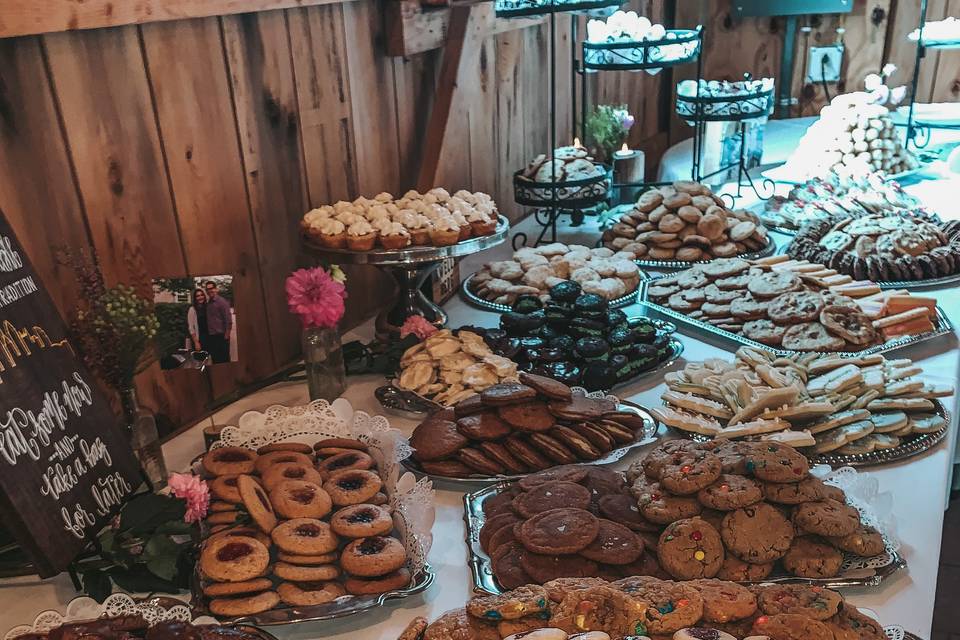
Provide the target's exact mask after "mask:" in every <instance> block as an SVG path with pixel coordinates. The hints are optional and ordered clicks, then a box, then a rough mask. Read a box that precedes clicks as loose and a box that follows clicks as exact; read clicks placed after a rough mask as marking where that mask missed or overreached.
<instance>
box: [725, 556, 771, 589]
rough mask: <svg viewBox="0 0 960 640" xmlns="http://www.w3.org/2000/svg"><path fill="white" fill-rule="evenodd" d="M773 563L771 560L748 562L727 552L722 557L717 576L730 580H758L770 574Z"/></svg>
mask: <svg viewBox="0 0 960 640" xmlns="http://www.w3.org/2000/svg"><path fill="white" fill-rule="evenodd" d="M773 564H774V563H772V562H764V563H763V564H750V563H749V562H744V561H743V560H741V559H740V558H738V557H737V556H735V555H733V554H732V553H728V554H727V555H726V557H724V559H723V564H722V565H720V571H718V572H717V578H718V579H720V580H730V581H731V582H759V581H761V580H763V579H764V578H766V577H767V576H769V575H770V572H771V571H773Z"/></svg>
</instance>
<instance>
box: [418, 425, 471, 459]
mask: <svg viewBox="0 0 960 640" xmlns="http://www.w3.org/2000/svg"><path fill="white" fill-rule="evenodd" d="M469 442H470V441H469V440H468V439H467V438H466V437H465V436H464V435H463V434H461V433H460V432H459V431H458V430H457V423H455V422H453V421H451V420H443V419H439V418H436V417H435V416H431V417H429V418H427V419H426V420H424V421H423V422H421V423H420V425H419V426H417V428H416V429H414V430H413V434H412V435H411V436H410V446H411V447H413V457H414V458H416V459H417V460H419V461H421V462H424V461H434V460H441V459H443V458H447V457H449V456H451V455H453V454H454V453H456V452H457V451H458V450H460V449H462V448H463V447H465V446H467V445H468V444H469Z"/></svg>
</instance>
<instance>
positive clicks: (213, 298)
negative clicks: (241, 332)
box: [203, 280, 233, 364]
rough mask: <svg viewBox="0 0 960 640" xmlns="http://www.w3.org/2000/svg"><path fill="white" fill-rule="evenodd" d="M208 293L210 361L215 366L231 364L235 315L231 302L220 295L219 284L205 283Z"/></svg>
mask: <svg viewBox="0 0 960 640" xmlns="http://www.w3.org/2000/svg"><path fill="white" fill-rule="evenodd" d="M203 289H204V291H206V293H207V332H208V334H209V338H208V341H207V344H208V346H209V352H210V359H211V360H213V363H214V364H221V363H224V362H230V331H231V329H232V328H233V314H232V313H231V311H230V302H229V301H228V300H227V299H226V298H224V297H223V296H221V295H220V291H219V289H218V288H217V284H216V283H215V282H212V281H210V280H207V281H206V282H205V283H203Z"/></svg>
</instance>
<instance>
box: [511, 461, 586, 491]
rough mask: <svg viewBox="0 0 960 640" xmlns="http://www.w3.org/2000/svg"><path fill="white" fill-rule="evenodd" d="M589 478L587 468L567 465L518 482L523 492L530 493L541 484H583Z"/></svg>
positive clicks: (529, 476)
mask: <svg viewBox="0 0 960 640" xmlns="http://www.w3.org/2000/svg"><path fill="white" fill-rule="evenodd" d="M586 478H587V468H586V467H581V466H578V465H565V466H560V467H553V468H551V469H547V470H545V471H539V472H537V473H532V474H530V475H528V476H525V477H523V478H520V480H519V481H518V482H517V486H518V487H520V489H522V490H523V491H530V490H531V489H533V488H535V487H539V486H540V485H541V484H546V483H548V482H557V481H558V480H559V481H564V482H576V483H578V484H579V483H582V482H583V481H584V480H585V479H586Z"/></svg>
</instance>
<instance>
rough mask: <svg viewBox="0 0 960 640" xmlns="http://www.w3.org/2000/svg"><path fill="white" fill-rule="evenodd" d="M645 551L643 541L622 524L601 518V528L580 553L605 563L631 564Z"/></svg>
mask: <svg viewBox="0 0 960 640" xmlns="http://www.w3.org/2000/svg"><path fill="white" fill-rule="evenodd" d="M642 553H643V541H642V540H640V538H638V537H637V535H636V534H635V533H634V532H633V531H631V530H630V529H628V528H626V527H625V526H623V525H622V524H619V523H616V522H612V521H610V520H605V519H603V518H601V519H600V528H599V531H598V532H597V537H596V538H594V539H593V542H591V543H590V544H588V545H587V546H586V547H584V548H583V549H581V550H580V555H582V556H583V557H584V558H587V559H589V560H593V561H595V562H600V563H603V564H613V565H621V564H630V563H631V562H634V561H635V560H636V559H637V558H639V557H640V554H642Z"/></svg>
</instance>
